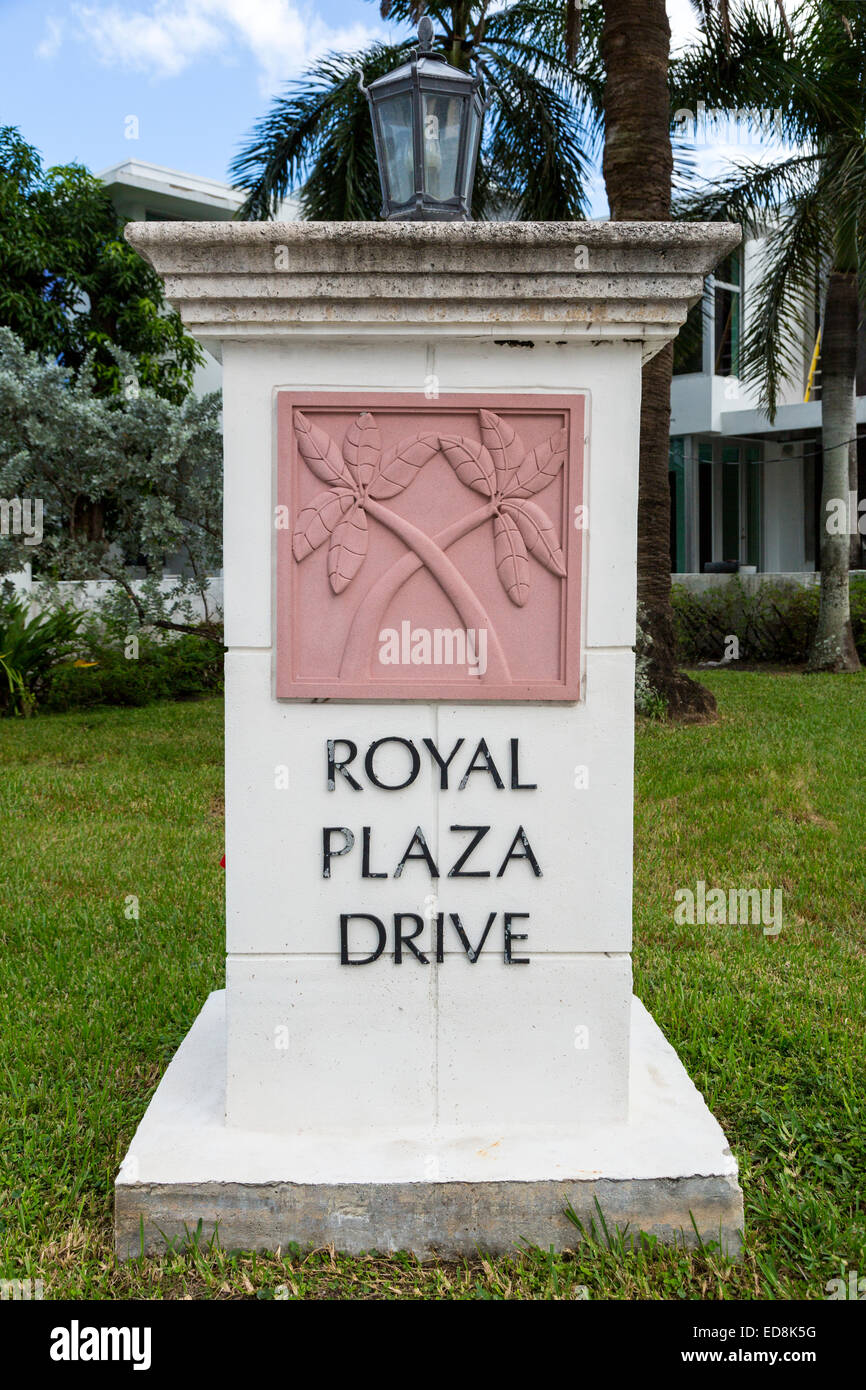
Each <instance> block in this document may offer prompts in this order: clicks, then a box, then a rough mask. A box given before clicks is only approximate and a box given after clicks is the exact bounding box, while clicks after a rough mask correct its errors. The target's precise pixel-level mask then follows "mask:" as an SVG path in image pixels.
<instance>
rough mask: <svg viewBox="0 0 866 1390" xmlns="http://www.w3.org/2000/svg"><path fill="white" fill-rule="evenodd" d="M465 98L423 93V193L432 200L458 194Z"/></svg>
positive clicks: (441, 93)
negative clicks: (458, 157)
mask: <svg viewBox="0 0 866 1390" xmlns="http://www.w3.org/2000/svg"><path fill="white" fill-rule="evenodd" d="M465 107H466V99H465V97H456V96H448V95H446V94H445V93H443V92H425V93H424V191H425V192H426V193H429V194H430V196H431V197H433V198H442V199H445V198H453V197H454V194H455V192H456V191H457V173H458V171H457V156H458V154H459V152H460V127H461V125H462V121H463V113H464V110H465Z"/></svg>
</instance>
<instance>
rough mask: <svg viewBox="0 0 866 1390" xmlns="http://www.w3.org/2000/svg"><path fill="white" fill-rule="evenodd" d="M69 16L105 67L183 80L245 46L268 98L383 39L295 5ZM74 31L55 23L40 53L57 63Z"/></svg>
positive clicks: (90, 11)
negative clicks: (320, 66) (192, 69)
mask: <svg viewBox="0 0 866 1390" xmlns="http://www.w3.org/2000/svg"><path fill="white" fill-rule="evenodd" d="M71 14H72V18H73V21H74V26H75V27H74V29H73V30H72V31H71V35H72V36H73V37H75V38H78V39H79V40H83V41H85V42H86V43H87V44H88V45H89V46H90V48H91V51H92V52H93V53H94V54H95V56H96V57H97V59H98V60H99V62H101V63H103V64H104V65H105V66H106V67H113V68H121V69H132V70H134V71H138V72H145V73H148V74H150V75H151V76H153V77H156V78H167V77H177V76H178V75H179V74H180V73H182V72H183V71H184V70H185V69H186V68H188V67H189V66H190V65H191V64H192V63H195V62H199V61H202V60H207V59H213V58H218V59H220V60H221V61H225V62H231V61H232V58H233V57H234V55H236V54H237V52H238V49H239V48H241V49H244V50H246V51H247V53H249V54H250V56H251V57H252V58H253V60H254V61H255V63H256V64H257V66H258V69H259V74H260V85H261V88H262V90H263V92H265V93H270V92H273V91H274V90H275V89H276V88H278V87H279V86H280V85H281V83H283V82H284V81H285V80H286V79H287V78H290V77H293V76H297V74H298V73H300V72H301V71H302V70H303V69H304V68H305V67H306V66H307V64H308V63H309V62H310V61H311V60H313V59H315V58H316V57H318V56H319V55H321V54H322V53H324V52H326V51H328V50H330V49H334V50H341V49H347V50H353V49H359V48H362V47H366V45H367V44H369V43H370V42H371V41H372V40H373V39H375V38H377V37H381V36H382V34H383V30H382V29H381V27H379V26H377V27H370V26H367V25H364V24H355V25H351V26H348V27H344V28H337V29H332V28H329V27H328V26H327V25H326V24H325V23H323V21H322V20H321V19H319V18H318V16H316V15H315V14H314V13H312V12H311V11H310V10H309V9H302V8H301V7H300V6H299V5H298V4H296V3H294V0H152V3H150V4H149V5H139V6H138V8H135V7H133V6H129V5H121V4H116V3H94V4H86V3H84V4H74V5H73V6H72V8H71ZM69 33H70V31H64V30H63V29H62V27H61V25H60V24H59V22H58V21H56V20H53V19H49V20H48V23H47V32H46V36H45V38H44V39H43V40H42V42H41V43H40V45H39V47H38V48H37V53H38V55H39V56H40V57H42V58H48V57H53V56H54V54H55V53H56V52H57V50H58V48H59V47H60V45H61V43H62V41H63V38H64V37H67V36H69Z"/></svg>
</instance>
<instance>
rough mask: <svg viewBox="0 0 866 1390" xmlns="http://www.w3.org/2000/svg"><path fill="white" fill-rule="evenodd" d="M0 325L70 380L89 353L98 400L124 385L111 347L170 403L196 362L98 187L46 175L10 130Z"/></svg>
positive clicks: (0, 175) (88, 179) (83, 173)
mask: <svg viewBox="0 0 866 1390" xmlns="http://www.w3.org/2000/svg"><path fill="white" fill-rule="evenodd" d="M0 324H5V325H6V326H7V327H9V328H11V329H12V330H13V331H14V332H15V333H17V334H18V336H19V337H20V338H21V340H22V342H23V343H24V344H25V346H26V347H28V348H29V349H31V350H32V351H34V352H38V353H39V354H41V355H42V356H43V357H48V358H52V359H54V360H55V361H57V362H59V363H61V364H62V365H63V366H64V367H65V368H66V369H67V370H68V371H69V372H70V373H72V374H75V373H77V372H79V371H80V370H81V367H82V364H83V363H84V360H85V357H86V356H88V354H90V356H91V362H92V366H91V371H92V377H93V383H94V387H95V389H96V390H97V391H98V392H100V393H106V392H117V391H119V390H121V389H122V386H123V381H122V377H121V372H120V368H119V365H118V362H117V359H116V358H115V357H114V355H113V353H112V351H111V348H112V345H115V346H117V347H120V348H121V349H123V351H124V352H126V353H127V354H129V356H130V357H131V358H132V359H133V365H134V372H135V376H136V378H137V380H138V381H139V382H140V383H141V384H142V385H144V386H147V387H150V388H152V389H153V390H155V391H156V392H157V394H158V395H160V396H163V397H165V398H166V399H167V400H170V401H174V402H179V401H181V400H182V399H183V397H184V396H185V395H186V394H187V392H188V391H189V389H190V386H191V384H192V374H193V370H194V368H195V366H196V364H197V363H199V362H201V361H203V358H202V354H201V349H200V348H199V346H198V344H197V343H196V342H195V340H194V339H193V338H191V337H190V336H189V335H188V334H186V333H185V332H184V330H183V326H182V324H181V321H180V317H179V316H178V315H177V314H176V313H173V312H169V310H168V308H167V305H166V302H165V298H164V296H163V291H162V282H161V280H160V278H159V276H158V275H157V274H156V272H155V271H154V270H152V269H151V267H150V266H148V265H147V264H146V263H145V262H144V261H143V260H142V259H141V257H140V256H138V255H137V254H136V253H135V251H133V249H132V247H131V246H129V245H128V244H127V243H126V242H125V241H124V239H123V224H122V223H121V221H120V220H119V218H118V216H117V213H116V212H115V210H114V206H113V204H112V202H111V198H110V197H109V194H108V191H107V189H106V188H105V186H104V185H103V184H102V183H101V182H100V180H99V179H98V178H96V177H95V176H94V175H93V174H91V173H89V172H88V170H87V169H85V168H83V167H82V166H81V165H80V164H69V165H64V166H61V167H58V168H51V169H44V168H43V166H42V161H41V158H40V156H39V153H38V151H37V150H35V149H34V148H33V146H32V145H28V144H27V143H26V141H24V140H23V139H22V137H21V135H20V134H19V132H18V131H17V130H15V129H14V128H13V127H11V126H3V127H0Z"/></svg>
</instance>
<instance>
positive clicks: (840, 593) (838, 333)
mask: <svg viewBox="0 0 866 1390" xmlns="http://www.w3.org/2000/svg"><path fill="white" fill-rule="evenodd" d="M858 317H859V306H858V301H857V276H856V274H855V273H853V272H849V271H839V270H834V271H832V272H831V274H830V280H829V284H828V286H827V303H826V307H825V310H824V336H823V338H822V342H821V429H822V440H823V455H824V485H823V488H822V492H821V603H820V608H819V610H818V628H817V631H816V633H815V640H814V642H813V643H812V650H811V652H810V653H809V670H810V671H858V670H859V669H860V660H859V657H858V656H857V648H856V647H855V645H854V635H853V633H852V631H851V604H850V595H849V587H848V562H849V556H850V537H849V534H848V528H847V526H846V527H845V530H844V532H842V533H841V534H836V529H838V528H832V527H830V526H829V525H828V523H829V522H830V521H831V520H832V518H833V517H834V516H838V514H839V508H838V503H839V501H841V500H843V499H844V507H843V509H842V514H843V516H844V517H845V518H847V516H848V489H849V484H850V479H851V465H852V455H853V458H854V459H855V460H856V457H857V444H856V435H857V410H856V401H855V396H854V381H855V375H856V364H857V320H858ZM855 525H856V518H855Z"/></svg>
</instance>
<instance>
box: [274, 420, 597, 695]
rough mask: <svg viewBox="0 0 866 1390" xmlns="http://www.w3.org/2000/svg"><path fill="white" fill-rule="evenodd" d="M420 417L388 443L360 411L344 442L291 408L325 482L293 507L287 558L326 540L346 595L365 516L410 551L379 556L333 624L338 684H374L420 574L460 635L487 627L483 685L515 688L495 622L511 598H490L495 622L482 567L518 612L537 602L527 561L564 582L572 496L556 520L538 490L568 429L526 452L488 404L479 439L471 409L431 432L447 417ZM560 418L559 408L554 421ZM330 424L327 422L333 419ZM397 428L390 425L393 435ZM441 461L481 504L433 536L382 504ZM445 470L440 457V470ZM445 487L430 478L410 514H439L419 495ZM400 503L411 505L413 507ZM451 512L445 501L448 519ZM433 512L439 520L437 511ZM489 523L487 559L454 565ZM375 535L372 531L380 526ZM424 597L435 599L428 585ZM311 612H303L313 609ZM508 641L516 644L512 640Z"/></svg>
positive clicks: (366, 535) (360, 560)
mask: <svg viewBox="0 0 866 1390" xmlns="http://www.w3.org/2000/svg"><path fill="white" fill-rule="evenodd" d="M423 414H424V415H425V416H426V421H425V423H428V428H427V429H426V430H424V429H421V430H419V431H418V432H416V433H413V434H408V435H405V436H404V437H402V438H400V439H398V441H397V442H396V443H392V444H390V445H389V446H388V447H387V448H383V443H382V435H381V433H380V428H379V424H378V422H377V420H376V417H375V415H374V414H373V413H372V412H371V411H368V410H365V411H361V412H360V413H359V414H358V415H357V416H356V417H355V418H354V419H352V420H351V422H350V423H349V425H348V427H347V428H346V429H345V433H344V435H343V438H342V440H340V439H339V438H335V437H334V434H332V433H330V432H329V430H328V429H323V428H322V427H321V425H319V424H317V423H316V422H315V420H314V419H312V418H310V417H309V416H308V415H306V414H304V412H303V411H302V410H299V409H294V410H293V412H292V422H293V428H294V435H295V439H296V442H297V453H298V456H299V461H300V460H303V464H304V465H305V466H306V468H307V469H309V471H310V473H312V474H313V476H314V477H315V478H316V479H317V480H318V481H319V482H320V483H322V484H324V487H323V489H322V490H321V491H319V492H317V493H316V494H315V495H314V496H313V497H311V498H310V499H309V500H306V499H305V500H304V501H303V502H302V503H300V504H299V510H298V511H297V513H296V517H295V524H294V528H293V532H292V546H291V548H292V555H293V557H294V560H295V562H296V563H297V564H298V565H301V564H303V562H304V561H305V560H306V559H307V558H308V557H309V556H311V555H312V554H313V553H314V552H315V551H317V550H319V549H320V547H323V546H325V545H326V544H327V548H328V555H327V582H328V584H329V586H330V589H331V591H332V592H333V594H334V595H335V596H341V595H344V594H345V593H346V592H347V591H348V590H349V589H350V586H351V585H352V583H353V581H354V580H355V579H356V576H357V575H358V574H359V573H360V572H361V570H362V568H363V566H364V563H365V560H366V559H367V556H368V548H369V546H370V530H369V521H370V520H371V519H372V520H373V521H376V522H378V523H379V525H380V526H382V527H385V528H386V529H387V530H388V531H390V532H391V534H392V535H393V536H394V537H396V538H397V539H399V540H400V541H401V542H402V544H403V546H404V547H405V550H404V552H403V554H402V555H400V556H399V557H398V558H396V559H393V560H392V561H391V562H390V563H387V561H386V568H385V569H384V570H383V569H382V562H381V560H379V562H378V565H377V569H378V571H379V572H378V573H377V575H376V577H375V578H374V579H373V581H372V583H369V582H368V586H367V588H366V592H365V593H364V594H363V595H362V596H361V598H360V600H359V602H358V604H357V606H356V607H355V608H354V611H353V612H351V614H350V616H348V617H347V618H346V619H345V620H344V622H343V623H341V624H340V627H341V631H342V632H343V634H344V638H339V639H338V640H339V641H342V642H343V646H342V652H341V656H340V665H339V677H338V679H339V682H340V684H341V685H344V686H346V687H347V688H348V687H352V688H357V687H358V686H359V685H363V684H364V682H369V681H370V680H371V666H372V663H373V662H374V660H375V657H376V654H377V650H378V649H379V646H380V634H381V630H382V626H383V622H384V620H385V618H386V615H387V613H388V611H389V608H390V605H392V604H393V601H394V599H395V598H396V597H397V595H398V594H399V593H400V591H401V589H403V587H404V586H405V585H406V584H407V583H408V581H409V580H410V579H411V578H412V577H413V575H416V574H418V573H419V571H422V570H423V571H426V574H427V576H428V577H429V578H430V579H432V580H433V581H435V585H436V586H437V587H438V589H439V591H441V594H442V595H444V596H445V598H446V599H447V600H448V604H449V605H450V608H451V610H453V612H455V613H456V614H457V615H458V617H459V620H460V622H461V623H462V624H463V626H464V628H465V629H466V631H467V633H469V632H472V631H473V630H474V631H475V632H476V633H480V632H482V631H484V632H486V641H487V667H486V671H485V672H484V673H483V674H482V675H481V677H480V682H481V684H482V685H484V686H487V687H493V686H495V687H497V689H499V690H501V689H502V688H503V687H508V686H510V685H511V684H512V683H513V678H512V673H511V670H510V668H509V663H508V659H507V656H506V651H505V649H504V644H503V641H502V640H501V637H500V634H498V633H497V631H496V623H500V624H502V623H505V613H506V610H507V608H508V604H506V607H505V609H503V608H502V606H501V604H496V605H494V606H495V607H496V609H497V613H498V616H497V617H496V619H495V621H494V617H493V616H492V613H491V609H490V603H491V591H490V586H489V583H488V582H487V581H486V580H485V579H484V573H485V565H487V564H489V566H490V569H489V570H488V571H486V572H488V573H490V575H491V581H492V582H493V583H494V585H496V584H497V582H498V584H499V585H501V588H502V591H503V593H504V594H505V595H507V599H508V602H509V604H510V605H513V607H514V608H515V609H524V608H527V607H529V608H530V609H531V607H532V594H533V590H534V585H533V577H532V576H533V564H534V563H537V564H538V565H540V566H542V567H543V568H544V570H546V571H547V572H548V573H549V574H550V575H552V576H554V577H555V578H556V579H558V580H561V581H563V582H565V581H566V580H567V578H568V575H567V570H568V561H567V557H566V554H565V553H564V552H563V544H562V535H561V532H562V525H563V520H562V517H563V512H562V507H563V506H565V505H566V503H567V496H566V493H567V491H568V489H567V487H566V489H565V490H564V491H560V492H557V499H558V505H559V506H560V515H559V517H558V518H557V519H556V520H554V517H556V507H554V514H553V516H551V515H550V514H549V513H548V511H547V510H545V507H544V506H543V505H542V503H543V501H544V499H543V497H541V496H540V494H543V493H544V490H545V489H546V488H548V487H550V485H551V484H552V483H553V482H554V481H555V480H556V479H557V478H560V476H561V475H562V470H563V465H564V463H565V460H566V458H567V455H568V447H569V446H568V439H569V435H568V430H567V429H564V428H557V429H555V430H554V431H553V432H552V433H551V434H550V435H549V436H548V437H546V438H543V439H542V441H541V442H536V443H534V447H529V446H528V445H527V443H526V442H525V441H524V440H523V439H522V438H521V437H520V434H519V432H517V431H515V429H514V427H513V426H512V424H511V423H510V421H509V420H508V419H507V418H506V417H505V415H504V414H498V413H496V412H494V411H493V410H490V409H478V410H477V411H473V412H472V414H473V415H474V416H475V418H476V419H477V422H478V426H477V435H476V434H475V432H474V431H473V432H469V431H466V423H465V422H466V417H467V415H470V411H469V410H468V409H467V410H466V411H461V412H460V414H461V416H462V422H464V423H463V429H464V431H466V432H464V433H457V432H454V433H446V432H444V431H441V432H440V431H438V430H437V431H435V432H434V431H433V430H431V429H429V421H430V418H431V415H432V417H433V420H434V421H435V424H436V425H439V424H440V419H441V414H442V412H440V411H437V410H436V409H435V408H433V409H431V411H429V412H426V411H425V412H423ZM437 415H439V416H440V419H437V418H436V416H437ZM561 418H562V415H561V414H560V419H561ZM555 422H556V415H555V414H554V417H553V420H552V421H551V423H555ZM419 423H420V422H419ZM329 427H330V429H332V430H333V428H334V427H333V425H330V426H329ZM334 433H335V434H336V433H338V431H334ZM540 433H541V430H540V429H539V426H538V424H536V425H535V431H534V440H536V441H537V440H538V438H539V434H540ZM393 434H394V429H393V424H392V425H391V438H392V439H393ZM437 457H438V458H439V459H440V460H441V461H443V462H444V465H447V469H450V471H451V473H452V474H453V476H454V477H455V478H456V479H457V480H458V481H459V482H460V483H461V484H462V485H463V487H464V488H465V489H466V490H467V494H470V495H471V494H473V493H474V494H476V495H477V497H478V500H479V505H478V506H475V507H473V506H471V505H470V506H469V507H468V509H467V510H466V511H465V512H464V514H463V515H461V516H459V517H458V518H457V519H456V520H454V521H452V522H451V523H450V524H449V525H447V526H445V527H442V528H441V529H439V530H436V531H435V532H434V533H433V534H430V530H432V528H429V527H428V529H427V530H424V529H422V526H421V525H420V524H417V522H416V521H413V520H409V519H408V518H407V517H406V516H405V515H401V514H400V512H399V511H397V510H395V509H394V507H393V506H392V505H389V504H390V503H392V502H393V501H394V499H396V498H398V497H399V496H400V495H401V494H403V493H404V492H406V490H407V489H409V488H411V487H412V485H413V484H414V483H416V481H417V480H418V479H419V478H420V476H421V474H422V472H423V471H424V470H425V469H426V468H427V466H428V465H430V464H431V461H433V460H434V459H435V458H437ZM441 466H442V463H440V464H439V465H437V467H441ZM447 469H446V471H447ZM449 487H450V492H449V494H448V495H449V497H450V499H451V505H452V506H454V505H456V503H455V498H456V496H457V494H455V493H454V491H453V483H452V484H450V485H449ZM443 490H445V491H448V489H446V488H445V484H444V479H443V477H442V475H441V474H440V473H436V474H435V481H433V480H431V483H428V484H426V486H425V488H424V489H422V494H421V496H420V497H419V501H418V503H417V504H416V507H415V514H416V516H418V515H419V513H420V518H421V519H422V520H423V518H424V517H426V516H427V515H428V513H429V514H430V515H435V513H436V511H437V509H438V508H437V507H436V506H435V505H434V507H432V508H430V507H425V504H424V502H423V501H422V500H421V498H422V497H424V496H426V498H427V499H428V501H429V498H430V496H431V495H434V496H436V495H437V494H438V493H439V492H441V491H443ZM305 491H308V489H305ZM560 499H562V500H560ZM401 510H402V511H407V510H411V504H410V507H406V506H403V507H401ZM447 514H448V508H447V506H446V507H445V508H444V515H447ZM439 515H440V517H442V515H443V513H442V511H441V510H440V512H439ZM487 523H490V530H489V532H488V533H487V534H488V535H489V537H490V539H489V542H487V543H486V544H485V553H486V555H487V556H488V559H484V558H482V555H481V553H480V552H479V556H478V558H477V560H473V561H472V563H470V564H469V565H467V564H466V552H465V550H464V551H462V559H461V568H458V566H457V565H456V564H455V563H454V562H453V561H452V559H451V558H450V556H449V555H448V553H447V552H448V551H449V550H450V549H451V548H452V547H453V546H455V545H456V544H457V542H459V541H460V540H462V539H463V538H464V537H467V536H469V535H471V534H472V533H473V532H475V531H478V530H479V529H481V528H485V529H486V526H487ZM440 526H441V520H440ZM373 535H374V537H375V528H374V532H373ZM374 545H375V540H374ZM488 546H489V549H488V548H487V547H488ZM391 553H393V550H392V551H391ZM467 570H468V571H469V572H470V574H471V580H470V578H468V577H467V573H466V572H465V571H467ZM494 576H495V578H494ZM547 584H548V585H549V584H550V581H549V580H548V581H547ZM413 592H414V591H413ZM427 592H429V593H431V594H432V592H433V591H432V590H427ZM551 592H552V591H551V590H550V589H549V587H548V588H547V589H546V597H545V600H544V602H543V603H541V609H542V610H543V611H542V612H540V613H539V618H540V619H541V620H542V621H548V622H549V620H550V613H549V611H548V610H549V609H550V607H551ZM307 593H308V594H309V589H307ZM485 594H486V596H487V597H486V598H485ZM308 601H309V600H308ZM411 602H412V601H411V600H410V605H411ZM536 602H537V603H539V602H541V601H540V600H536ZM555 602H556V604H557V606H560V603H561V604H564V603H565V596H564V592H563V596H562V599H561V601H560V600H556V601H555ZM306 611H307V612H309V611H310V610H309V608H308V609H307V610H306ZM440 611H444V610H440ZM390 621H393V618H392V619H390ZM505 626H506V627H509V624H508V623H505ZM509 635H511V634H509ZM511 645H512V647H513V646H514V641H513V637H512V638H511ZM331 650H333V647H332V648H331ZM513 655H514V652H513V651H512V656H513ZM560 679H561V678H560ZM476 684H477V683H476ZM479 693H480V692H479ZM541 698H544V697H541ZM547 698H550V696H549V695H548V696H547ZM572 698H574V697H572Z"/></svg>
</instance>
